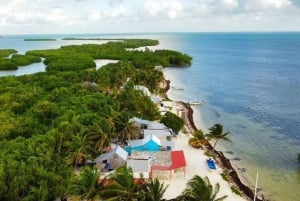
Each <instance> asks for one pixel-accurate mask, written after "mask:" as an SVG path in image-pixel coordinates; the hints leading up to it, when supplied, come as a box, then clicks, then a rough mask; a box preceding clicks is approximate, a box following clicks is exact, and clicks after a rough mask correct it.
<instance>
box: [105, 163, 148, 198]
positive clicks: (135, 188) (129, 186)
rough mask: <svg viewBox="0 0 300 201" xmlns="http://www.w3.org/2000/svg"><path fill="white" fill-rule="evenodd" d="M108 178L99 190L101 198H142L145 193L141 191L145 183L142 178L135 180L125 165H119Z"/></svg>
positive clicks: (130, 170)
mask: <svg viewBox="0 0 300 201" xmlns="http://www.w3.org/2000/svg"><path fill="white" fill-rule="evenodd" d="M108 179H109V183H108V184H107V185H106V186H105V189H103V190H102V191H101V196H102V198H103V200H110V201H119V200H121V201H122V200H126V201H137V200H144V198H145V195H144V193H143V191H142V189H143V186H144V185H145V184H144V180H143V179H140V180H138V181H137V182H136V181H135V180H134V177H133V171H132V169H131V168H127V167H126V166H122V167H119V168H118V169H116V172H115V173H114V174H112V175H110V177H109V178H108Z"/></svg>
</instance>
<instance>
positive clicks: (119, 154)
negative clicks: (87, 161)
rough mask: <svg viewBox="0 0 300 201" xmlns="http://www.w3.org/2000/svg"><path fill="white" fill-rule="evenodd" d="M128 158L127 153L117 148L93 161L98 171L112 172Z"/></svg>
mask: <svg viewBox="0 0 300 201" xmlns="http://www.w3.org/2000/svg"><path fill="white" fill-rule="evenodd" d="M127 157H128V153H127V151H125V150H124V149H123V148H122V147H120V146H117V147H115V148H114V149H113V150H111V151H109V152H106V153H104V154H101V155H100V156H98V157H97V158H96V159H95V162H96V163H97V166H98V167H99V169H100V171H110V170H114V169H116V168H118V167H120V166H122V165H125V163H126V160H127Z"/></svg>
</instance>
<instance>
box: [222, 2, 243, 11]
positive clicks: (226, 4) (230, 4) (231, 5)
mask: <svg viewBox="0 0 300 201" xmlns="http://www.w3.org/2000/svg"><path fill="white" fill-rule="evenodd" d="M221 4H222V5H223V6H224V7H225V8H227V9H235V8H237V7H238V6H239V1H238V0H222V1H221Z"/></svg>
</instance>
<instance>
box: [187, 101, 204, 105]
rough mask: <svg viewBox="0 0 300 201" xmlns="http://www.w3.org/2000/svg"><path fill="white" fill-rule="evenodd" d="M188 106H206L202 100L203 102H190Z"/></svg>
mask: <svg viewBox="0 0 300 201" xmlns="http://www.w3.org/2000/svg"><path fill="white" fill-rule="evenodd" d="M188 104H190V105H202V104H204V101H203V100H201V101H190V102H188Z"/></svg>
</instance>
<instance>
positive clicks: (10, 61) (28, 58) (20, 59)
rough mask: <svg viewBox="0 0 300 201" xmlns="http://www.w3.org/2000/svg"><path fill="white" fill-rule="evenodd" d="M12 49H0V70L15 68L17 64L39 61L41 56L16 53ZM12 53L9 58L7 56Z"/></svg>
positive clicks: (22, 64) (23, 64)
mask: <svg viewBox="0 0 300 201" xmlns="http://www.w3.org/2000/svg"><path fill="white" fill-rule="evenodd" d="M16 53H17V51H16V50H14V49H3V50H0V71H1V70H17V69H18V66H26V65H29V64H32V63H36V62H41V58H40V57H37V56H32V55H21V54H16ZM10 54H13V55H12V56H11V58H7V57H8V56H9V55H10Z"/></svg>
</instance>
